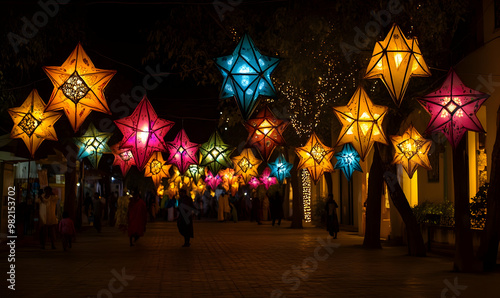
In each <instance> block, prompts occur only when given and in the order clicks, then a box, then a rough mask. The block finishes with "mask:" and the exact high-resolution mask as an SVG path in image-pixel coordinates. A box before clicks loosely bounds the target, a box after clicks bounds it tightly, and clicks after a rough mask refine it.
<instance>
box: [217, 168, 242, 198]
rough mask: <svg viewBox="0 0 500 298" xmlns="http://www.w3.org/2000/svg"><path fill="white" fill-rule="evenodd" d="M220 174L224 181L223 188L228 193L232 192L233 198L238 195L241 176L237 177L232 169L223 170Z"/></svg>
mask: <svg viewBox="0 0 500 298" xmlns="http://www.w3.org/2000/svg"><path fill="white" fill-rule="evenodd" d="M219 174H220V177H221V179H222V187H224V189H225V190H226V191H230V192H231V194H232V195H233V196H234V195H236V192H237V191H238V188H239V186H240V182H239V181H240V176H238V175H236V174H235V172H234V170H233V169H231V168H227V169H225V170H222V171H220V172H219Z"/></svg>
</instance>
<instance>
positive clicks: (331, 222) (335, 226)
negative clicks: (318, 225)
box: [325, 194, 339, 239]
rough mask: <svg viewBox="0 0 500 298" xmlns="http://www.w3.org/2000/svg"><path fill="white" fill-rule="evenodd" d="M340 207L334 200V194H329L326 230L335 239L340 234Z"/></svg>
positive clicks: (326, 207) (326, 209) (326, 208)
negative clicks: (338, 211)
mask: <svg viewBox="0 0 500 298" xmlns="http://www.w3.org/2000/svg"><path fill="white" fill-rule="evenodd" d="M338 207H339V206H338V205H337V202H335V200H334V199H333V194H328V200H327V201H326V205H325V211H326V230H327V231H328V233H329V234H330V236H332V237H333V238H334V239H336V238H337V233H338V232H339V220H338V218H337V208H338Z"/></svg>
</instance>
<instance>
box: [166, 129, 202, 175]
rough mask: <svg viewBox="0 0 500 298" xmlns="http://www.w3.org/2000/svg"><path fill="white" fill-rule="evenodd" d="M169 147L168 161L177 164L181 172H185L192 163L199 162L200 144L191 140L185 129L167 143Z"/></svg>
mask: <svg viewBox="0 0 500 298" xmlns="http://www.w3.org/2000/svg"><path fill="white" fill-rule="evenodd" d="M167 148H168V152H170V157H169V158H168V160H167V163H169V164H173V165H175V166H176V167H177V168H178V169H179V171H180V172H181V173H185V172H186V170H187V168H188V167H189V166H190V165H194V164H197V156H196V152H197V151H198V144H196V143H192V142H190V141H189V138H188V136H187V134H186V132H185V131H184V129H181V131H180V132H179V133H178V134H177V136H176V137H175V139H174V141H172V142H168V143H167Z"/></svg>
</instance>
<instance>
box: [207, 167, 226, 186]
mask: <svg viewBox="0 0 500 298" xmlns="http://www.w3.org/2000/svg"><path fill="white" fill-rule="evenodd" d="M221 182H222V179H221V178H220V176H219V175H217V176H215V177H214V175H213V174H212V172H210V171H209V170H207V175H206V177H205V183H206V184H207V185H208V186H210V188H211V189H212V190H215V189H216V188H217V186H218V185H219V184H220V183H221Z"/></svg>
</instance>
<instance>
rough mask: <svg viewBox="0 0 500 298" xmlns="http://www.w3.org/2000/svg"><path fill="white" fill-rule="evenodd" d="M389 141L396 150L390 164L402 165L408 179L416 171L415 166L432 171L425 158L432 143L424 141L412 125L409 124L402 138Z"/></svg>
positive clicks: (427, 158)
mask: <svg viewBox="0 0 500 298" xmlns="http://www.w3.org/2000/svg"><path fill="white" fill-rule="evenodd" d="M391 141H392V145H393V146H394V149H395V150H396V153H394V160H393V161H392V163H393V164H401V165H403V168H404V169H405V171H406V173H407V174H408V176H409V177H410V179H411V178H412V177H413V174H414V173H415V171H416V170H417V166H421V167H423V168H425V169H427V170H431V169H432V167H431V163H430V161H429V157H428V156H427V154H429V150H430V149H431V146H432V141H430V140H426V139H424V138H423V137H422V136H421V135H420V134H419V133H418V131H417V129H415V127H413V125H411V124H410V127H408V129H407V130H406V131H405V133H404V134H403V135H402V136H391Z"/></svg>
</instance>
